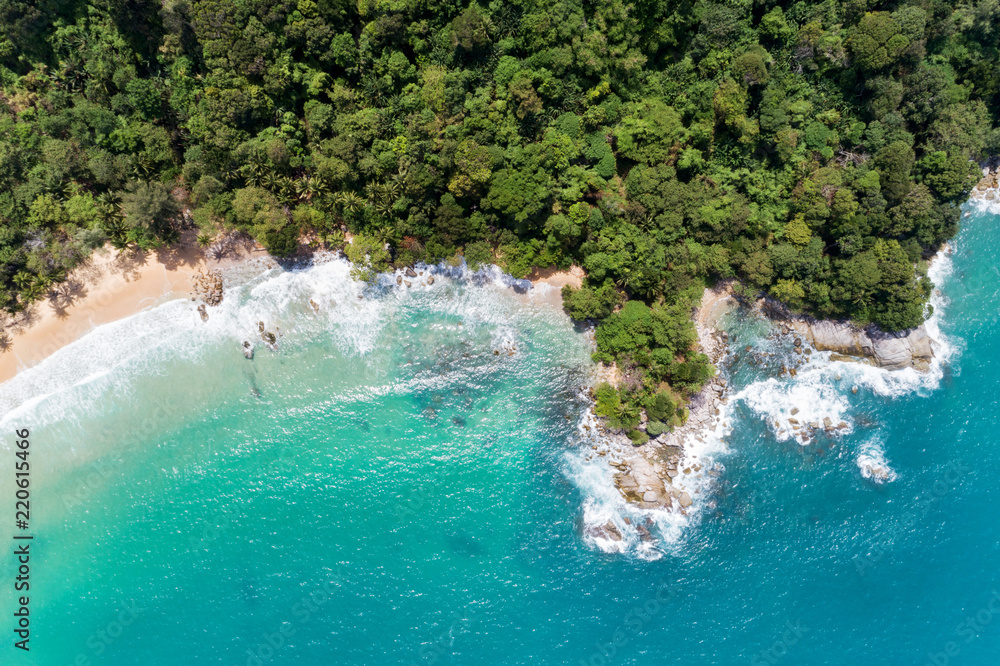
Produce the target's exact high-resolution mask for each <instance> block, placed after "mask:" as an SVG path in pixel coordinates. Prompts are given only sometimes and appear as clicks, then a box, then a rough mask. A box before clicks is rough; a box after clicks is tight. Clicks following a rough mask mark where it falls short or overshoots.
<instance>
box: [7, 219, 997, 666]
mask: <svg viewBox="0 0 1000 666" xmlns="http://www.w3.org/2000/svg"><path fill="white" fill-rule="evenodd" d="M998 222H1000V217H998V216H995V215H991V214H988V213H983V212H974V213H973V214H972V215H971V216H970V217H968V218H966V219H965V220H964V229H963V231H962V232H961V235H960V236H959V238H958V239H957V241H956V242H955V244H954V248H955V249H954V253H953V254H952V255H951V256H950V257H947V258H945V259H942V260H941V261H942V262H943V263H939V264H938V265H937V266H936V268H935V273H934V275H935V277H936V278H937V280H938V282H939V286H940V288H941V291H942V296H941V297H939V298H938V299H937V301H936V302H937V303H938V314H937V317H936V319H935V322H936V323H937V326H938V327H939V328H940V333H941V336H942V343H943V344H942V346H941V347H939V352H947V351H948V350H951V351H950V354H951V356H950V358H949V359H948V360H947V361H945V362H944V363H941V364H940V365H939V366H936V368H935V369H934V370H933V371H932V372H931V373H930V375H927V376H922V377H921V376H917V375H916V374H915V373H912V372H906V373H893V374H890V373H887V372H885V371H882V370H877V369H874V368H869V367H865V366H860V365H858V364H850V363H833V362H830V361H827V360H825V359H824V358H822V355H819V354H817V355H815V359H816V360H815V361H814V362H812V363H811V364H809V365H808V366H806V367H804V368H803V369H802V370H800V372H799V375H798V377H796V378H794V379H793V378H782V379H778V378H771V377H772V375H773V372H771V371H768V370H762V369H760V368H758V367H755V366H753V365H751V364H750V362H749V356H748V355H745V354H743V355H740V354H734V357H735V356H741V358H733V359H732V360H731V362H730V363H729V364H728V365H727V367H726V368H725V372H726V373H727V375H728V376H729V378H730V381H731V383H732V384H733V386H734V397H733V398H731V400H730V405H729V413H728V415H727V420H728V422H729V424H730V426H731V434H730V435H729V436H728V438H727V439H726V443H725V451H724V452H721V453H716V454H713V455H714V459H715V462H716V463H717V464H719V465H721V468H720V469H721V470H722V471H721V474H720V475H719V476H718V477H713V480H712V482H711V484H712V485H711V492H710V494H707V495H706V496H701V497H699V498H698V500H697V501H696V506H695V508H696V509H697V511H694V512H692V514H691V516H689V519H688V520H686V521H682V522H681V523H680V526H679V527H678V524H676V523H671V522H670V521H669V520H666V522H660V523H659V524H660V525H661V529H658V530H655V533H656V534H657V535H658V536H659V543H658V546H657V549H656V551H655V552H652V553H650V552H645V553H638V552H637V551H636V550H635V549H629V550H628V551H627V552H626V553H624V554H622V553H605V552H602V551H601V550H600V549H598V548H595V547H594V544H593V543H592V542H590V541H588V539H587V538H585V536H584V530H583V522H584V513H585V507H586V506H592V505H593V502H594V501H595V498H594V495H595V493H596V494H600V489H599V488H597V489H595V488H596V486H598V485H599V481H600V480H599V479H597V480H595V478H594V475H593V470H594V469H596V468H594V467H593V465H598V464H602V463H601V461H600V460H597V461H593V462H592V463H591V466H590V467H587V466H585V465H584V466H581V465H582V463H581V462H580V460H581V456H582V455H583V454H582V453H581V452H580V451H581V448H580V447H581V444H580V443H579V441H578V438H577V434H578V430H577V426H578V422H579V419H580V417H581V414H582V412H583V410H584V409H585V403H584V402H583V401H581V400H580V399H579V388H580V386H582V385H583V384H585V383H587V382H588V381H590V372H591V367H590V362H589V357H588V355H589V348H588V342H587V337H586V333H585V332H581V331H578V330H576V329H575V328H574V327H573V326H572V325H571V324H570V323H569V322H568V321H567V320H566V319H565V317H564V316H562V315H561V314H560V313H558V312H556V311H554V310H553V309H551V308H550V307H548V306H546V305H543V304H540V303H535V302H534V301H533V300H532V299H531V298H530V297H522V296H519V295H517V294H516V293H514V292H513V291H512V290H510V289H508V288H506V287H503V286H501V285H499V284H496V283H495V282H491V281H490V282H487V283H486V284H481V285H477V284H473V283H472V282H470V281H468V280H465V281H462V280H457V281H451V280H447V279H444V278H442V279H439V280H438V281H437V283H436V284H435V286H434V287H432V288H422V287H418V288H415V289H414V290H410V291H405V290H402V289H400V290H396V289H392V288H388V287H386V288H381V289H374V290H372V289H368V290H362V288H361V286H360V285H357V284H356V283H352V282H351V281H350V280H349V278H348V277H347V275H346V267H344V266H343V265H342V264H339V263H336V262H334V263H331V264H327V265H324V266H320V267H317V268H313V269H310V270H307V271H299V272H292V273H283V272H280V271H272V272H269V273H266V274H262V275H260V276H258V277H256V278H255V279H253V280H252V281H250V282H249V283H248V284H246V285H244V286H243V287H240V288H237V289H235V290H234V291H232V292H231V293H230V295H229V296H228V297H227V301H226V302H225V303H224V304H223V306H222V310H220V311H219V312H217V313H213V314H212V318H211V320H210V321H209V323H208V324H207V325H204V324H202V323H201V322H200V320H199V319H198V317H197V315H196V314H195V313H194V312H193V310H191V308H190V304H189V303H186V302H183V301H181V302H173V303H168V304H167V305H165V306H162V307H161V308H159V309H157V310H154V311H151V312H147V313H144V314H143V315H139V316H137V317H135V318H133V319H130V320H126V321H124V322H119V323H117V324H113V325H110V326H109V327H102V328H101V329H98V331H97V332H96V333H95V334H92V335H91V336H89V337H87V338H84V339H82V340H80V341H79V342H77V343H75V344H74V345H72V346H71V347H69V348H67V349H65V350H63V351H62V352H59V353H58V354H57V355H56V356H55V357H53V358H51V359H49V361H47V362H46V363H44V364H42V365H41V366H39V367H37V368H35V369H33V370H32V371H30V372H27V373H24V374H22V375H21V376H20V377H19V378H18V379H16V380H14V381H13V382H9V383H8V384H6V385H4V386H3V387H0V408H2V409H3V411H4V412H5V413H6V416H4V417H2V427H3V429H4V430H5V433H6V432H7V431H11V430H12V429H13V428H15V427H30V428H31V429H32V431H33V434H32V456H33V457H32V464H33V474H34V485H33V502H34V503H35V510H34V513H33V528H34V533H35V535H36V541H35V542H34V544H33V548H34V549H35V551H34V559H33V577H34V578H33V583H32V585H33V598H32V604H33V620H32V621H33V636H32V652H31V653H30V656H29V657H27V658H25V656H24V655H21V654H19V653H17V652H16V651H15V650H14V649H13V645H12V643H13V640H12V639H11V638H10V634H9V633H8V631H7V627H6V626H0V629H3V630H4V635H6V636H7V638H5V639H4V644H3V646H2V647H0V653H2V654H3V663H32V664H45V665H48V664H71V663H74V660H78V659H83V660H84V661H79V662H78V663H94V664H182V663H183V664H257V663H261V664H301V665H312V664H432V663H434V664H578V663H580V662H581V660H582V662H583V663H589V664H595V665H597V664H604V663H606V664H643V665H645V664H735V663H751V664H753V663H756V664H766V663H786V664H841V663H860V664H868V663H882V664H920V665H923V664H927V663H931V664H935V663H936V664H944V663H950V664H977V665H978V664H994V663H997V660H998V657H997V656H998V655H1000V617H995V615H994V613H995V612H1000V596H996V597H995V599H994V595H996V594H997V593H996V591H997V590H1000V549H998V527H997V524H998V520H997V518H998V516H1000V481H998V479H1000V453H997V452H996V448H997V445H998V443H1000V436H998V435H997V433H998V428H1000V406H998V404H997V396H998V395H1000V390H998V389H1000V387H998V385H997V384H998V381H1000V360H998V359H1000V355H998V352H1000V348H998V347H1000V343H998V335H997V332H998V331H1000V327H998V323H997V314H998V312H1000V289H998V284H1000V280H998V278H1000V275H998V269H997V268H996V266H997V264H998V263H1000V262H998V259H1000V257H998V248H997V245H996V243H995V242H993V240H992V239H994V238H996V228H995V227H996V226H997V224H998ZM949 267H950V270H949ZM391 284H394V282H392V283H391ZM359 293H361V294H362V296H363V298H361V299H358V297H357V296H358V294H359ZM310 298H313V299H314V300H316V301H317V303H318V305H319V307H320V311H319V313H315V312H313V311H312V308H311V307H310V306H309V299H310ZM259 320H264V321H265V322H266V324H267V326H268V327H269V328H271V327H273V326H280V329H281V331H282V333H283V334H284V335H283V337H282V339H281V343H280V345H279V350H278V351H277V352H271V351H268V350H266V349H264V348H263V347H262V346H258V349H257V355H256V358H255V359H254V361H253V362H249V361H246V360H245V359H243V357H242V355H241V354H240V351H239V343H240V341H241V340H242V339H244V338H252V337H254V336H255V335H256V324H257V321H259ZM726 322H727V325H728V326H729V327H730V330H731V333H732V335H733V341H734V345H733V346H734V348H735V349H741V348H742V346H743V345H744V344H747V343H752V344H753V345H755V346H761V345H764V346H766V345H768V344H778V343H769V342H766V341H762V340H761V332H762V330H763V329H762V324H761V322H759V321H755V320H753V319H752V318H750V317H748V316H747V315H744V314H740V313H734V314H732V315H730V316H729V317H728V319H727V320H726ZM494 352H499V354H495V353H494ZM838 376H839V377H840V379H836V377H838ZM855 386H856V387H858V392H857V394H854V393H852V392H851V390H850V389H851V388H852V387H855ZM33 396H45V397H42V398H40V399H37V400H31V401H29V402H27V403H25V400H26V399H28V398H31V397H33ZM792 407H797V408H798V409H800V410H801V413H802V414H803V415H804V416H805V417H807V418H814V417H815V418H817V419H821V418H822V417H823V416H824V415H830V416H832V417H833V419H834V421H840V420H844V421H845V422H847V423H848V424H849V428H848V430H847V434H845V435H842V436H838V437H826V436H821V437H820V438H818V439H817V441H816V442H815V443H812V444H810V445H808V446H801V445H800V444H798V443H797V442H795V441H794V440H792V439H781V437H783V435H781V434H780V432H779V430H780V428H775V427H774V426H773V421H774V420H775V419H776V418H777V419H780V418H784V417H787V415H788V413H789V412H788V410H789V409H790V408H792ZM567 417H568V418H567ZM3 447H4V448H3V449H2V451H3V455H5V456H8V457H9V456H10V455H11V452H10V450H9V447H10V438H9V437H8V438H6V439H5V442H4V445H3ZM866 456H867V457H866ZM865 460H868V461H871V460H874V461H876V463H877V464H878V465H883V466H885V468H886V469H888V470H891V471H890V476H891V477H892V479H891V480H890V481H887V482H884V483H879V482H877V481H876V480H874V479H869V478H865V476H864V475H863V474H862V471H861V470H862V468H863V467H864V466H865V464H864V461H865ZM859 461H860V463H859ZM5 468H7V466H5ZM581 469H583V470H584V471H583V472H581ZM586 470H590V471H589V472H587V471H586ZM10 477H12V474H9V473H4V474H3V475H2V478H0V493H2V494H3V496H4V497H10V496H12V494H13V487H12V484H11V480H12V479H11V478H10ZM595 484H596V485H595ZM604 500H605V505H602V506H605V508H608V507H607V506H606V504H607V502H606V500H607V496H604ZM614 508H615V507H613V506H612V507H611V509H614ZM657 520H658V521H664V520H665V519H663V517H662V516H661V517H657ZM667 523H669V524H670V526H671V528H670V529H666V528H665V527H663V526H664V525H666V524H667ZM11 560H12V558H10V557H6V558H4V560H3V563H2V566H0V579H2V580H3V581H4V582H3V592H0V608H3V609H4V611H5V612H4V615H5V616H7V617H8V620H6V621H5V622H6V623H7V624H10V625H11V626H12V622H11V620H10V618H9V615H8V613H7V612H6V611H7V609H9V608H13V595H12V591H11V589H10V586H9V584H8V583H7V581H10V580H11V579H12V577H13V575H14V574H13V566H12V561H11ZM977 618H978V619H977ZM970 620H971V621H970ZM993 620H996V621H993ZM2 624H3V623H2V622H0V625H2ZM949 651H950V652H951V654H950V655H949V654H948V652H949Z"/></svg>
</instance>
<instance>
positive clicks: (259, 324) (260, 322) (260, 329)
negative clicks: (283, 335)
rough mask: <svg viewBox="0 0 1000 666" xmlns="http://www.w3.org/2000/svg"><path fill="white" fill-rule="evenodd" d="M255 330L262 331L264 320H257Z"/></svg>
mask: <svg viewBox="0 0 1000 666" xmlns="http://www.w3.org/2000/svg"><path fill="white" fill-rule="evenodd" d="M257 332H258V333H263V332H264V322H262V321H259V322H257Z"/></svg>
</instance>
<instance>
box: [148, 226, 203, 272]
mask: <svg viewBox="0 0 1000 666" xmlns="http://www.w3.org/2000/svg"><path fill="white" fill-rule="evenodd" d="M197 239H198V230H197V229H184V230H182V231H181V232H180V234H179V237H178V239H177V242H175V243H171V244H170V245H167V246H164V247H161V248H158V249H157V250H156V260H157V261H158V262H160V263H161V264H163V266H164V268H166V269H167V270H168V271H175V270H177V269H178V268H182V267H189V268H194V267H196V266H198V265H199V264H200V263H201V262H202V260H203V259H204V257H205V251H204V250H202V249H201V248H200V247H199V246H198V241H197Z"/></svg>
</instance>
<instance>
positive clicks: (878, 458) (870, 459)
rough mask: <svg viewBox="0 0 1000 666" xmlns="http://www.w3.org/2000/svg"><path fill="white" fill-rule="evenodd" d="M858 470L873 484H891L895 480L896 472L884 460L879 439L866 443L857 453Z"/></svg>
mask: <svg viewBox="0 0 1000 666" xmlns="http://www.w3.org/2000/svg"><path fill="white" fill-rule="evenodd" d="M857 464H858V469H859V470H860V471H861V476H863V477H864V478H866V479H868V480H869V481H871V482H873V483H878V484H883V483H892V482H893V481H895V480H896V476H897V475H896V471H895V470H893V469H892V467H890V465H889V461H888V460H887V459H886V454H885V448H884V445H883V443H882V440H881V439H880V438H879V437H872V438H871V439H869V440H868V441H866V442H865V443H864V444H863V445H862V446H861V448H860V450H859V451H858V456H857Z"/></svg>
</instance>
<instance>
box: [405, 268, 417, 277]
mask: <svg viewBox="0 0 1000 666" xmlns="http://www.w3.org/2000/svg"><path fill="white" fill-rule="evenodd" d="M404 272H405V273H406V277H408V278H415V277H417V272H416V271H415V270H413V269H412V268H410V267H409V266H407V267H406V271H404Z"/></svg>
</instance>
